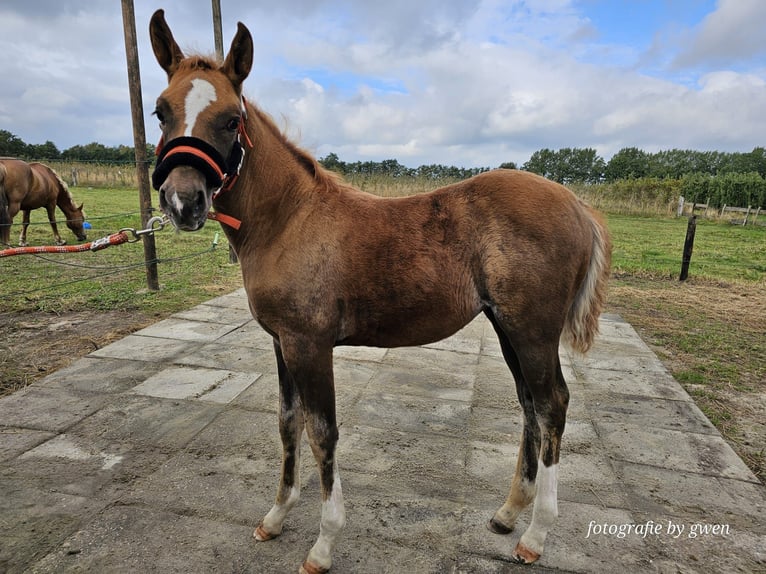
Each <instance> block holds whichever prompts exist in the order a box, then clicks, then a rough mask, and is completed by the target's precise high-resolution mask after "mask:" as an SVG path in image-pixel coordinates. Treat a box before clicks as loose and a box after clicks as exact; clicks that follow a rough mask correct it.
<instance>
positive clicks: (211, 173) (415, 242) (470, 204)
mask: <svg viewBox="0 0 766 574" xmlns="http://www.w3.org/2000/svg"><path fill="white" fill-rule="evenodd" d="M150 32H151V39H152V46H153V48H154V54H155V56H156V58H157V61H158V62H159V64H160V66H161V67H162V68H163V69H164V70H165V72H166V73H167V76H168V87H167V89H166V90H165V91H163V92H162V94H161V95H160V96H159V98H158V100H157V107H156V114H157V117H158V119H159V121H160V127H161V129H162V140H163V142H164V144H163V145H162V146H161V150H160V154H159V163H158V166H157V169H156V171H155V173H154V175H153V182H154V185H155V187H156V188H157V189H158V190H159V195H160V206H161V208H162V210H163V211H164V212H165V213H166V214H167V215H168V217H169V218H170V220H171V221H172V222H173V224H174V225H175V226H176V227H177V228H178V229H181V230H186V231H194V230H197V229H200V228H201V227H202V226H203V225H204V224H205V221H206V217H208V212H209V210H210V208H211V207H214V208H215V214H214V215H213V216H212V217H214V218H216V219H218V220H219V221H221V223H222V224H223V229H224V231H225V233H226V235H227V237H228V239H229V242H230V244H231V245H232V246H233V247H234V249H235V250H236V252H237V255H238V257H239V260H240V262H241V266H242V276H243V279H244V285H245V290H246V292H247V296H248V300H249V303H250V309H251V311H252V313H253V316H254V317H255V319H256V320H257V321H258V322H259V323H260V324H261V325H262V326H263V328H264V329H265V330H266V331H267V332H268V333H269V334H271V335H272V336H273V339H274V350H275V354H276V361H277V371H278V375H279V390H280V414H279V430H280V435H281V438H282V444H283V457H282V474H281V479H280V483H279V487H278V489H277V496H276V502H275V504H274V506H273V508H272V509H271V510H270V511H269V512H268V513H267V514H266V516H265V517H264V518H263V520H261V522H260V523H259V524H258V526H257V528H256V529H255V537H256V539H258V540H268V539H270V538H274V537H276V536H278V535H279V534H280V533H281V532H282V528H283V525H284V521H285V518H286V516H287V514H288V512H289V511H290V509H291V508H292V507H293V505H294V504H295V503H296V501H297V500H298V497H299V494H300V478H299V476H298V468H299V466H298V459H299V456H300V448H299V446H300V441H301V435H302V434H303V432H304V430H305V431H306V432H307V434H308V438H309V443H310V445H311V449H312V452H313V454H314V457H315V458H316V461H317V464H318V466H319V478H320V482H321V490H322V501H323V502H322V514H321V521H320V534H319V538H318V540H317V541H316V543H315V544H314V546H313V547H312V548H311V550H310V552H309V554H308V557H307V558H306V560H305V562H304V563H303V565H302V566H301V572H304V573H308V574H316V573H320V572H326V571H327V570H328V569H329V568H330V565H331V562H332V559H331V553H332V550H333V547H334V546H335V545H336V542H337V540H338V537H339V535H340V532H341V530H342V528H343V526H344V523H345V510H344V505H343V493H342V489H341V482H340V476H339V473H338V463H337V460H336V446H337V442H338V426H337V422H336V412H335V388H334V384H333V364H332V355H333V347H334V346H336V345H341V344H343V345H376V346H384V347H394V346H400V345H421V344H425V343H430V342H433V341H437V340H439V339H442V338H444V337H447V336H449V335H451V334H453V333H455V332H456V331H457V330H458V329H460V328H461V327H463V326H464V325H465V324H467V323H468V322H469V321H471V320H472V319H473V318H474V317H475V316H476V315H477V314H479V313H484V314H485V315H486V316H487V317H488V318H489V320H490V321H491V322H492V325H493V326H494V328H495V331H496V332H497V336H498V338H499V339H500V345H501V347H502V352H503V356H504V357H505V360H506V362H507V364H508V367H509V368H510V370H511V372H512V374H513V378H514V380H515V383H516V392H517V395H518V398H519V401H520V402H521V405H522V409H523V413H524V430H523V434H522V440H521V446H520V449H519V456H518V462H517V465H516V473H515V475H514V477H513V480H512V482H511V489H510V494H509V495H508V498H507V500H506V501H505V503H504V504H503V505H502V506H501V507H500V509H499V510H498V511H497V512H496V513H495V515H494V516H493V517H492V519H491V520H490V521H489V527H490V529H491V530H492V531H494V532H497V533H500V534H507V533H509V532H510V531H511V530H512V529H513V526H514V523H515V521H516V518H517V517H518V515H519V513H520V512H521V511H522V510H523V509H524V508H525V507H526V506H528V505H529V504H530V503H532V502H534V507H533V511H532V521H531V523H530V525H529V527H528V528H527V530H526V532H524V534H523V535H522V536H521V539H520V541H519V542H518V544H517V545H516V547H515V550H514V552H513V556H514V557H515V558H516V559H517V560H518V561H520V562H525V563H531V562H534V561H535V560H537V559H538V557H539V556H540V554H541V553H542V551H543V544H544V542H545V537H546V534H547V533H548V530H549V529H550V527H551V525H552V524H553V521H554V519H555V517H556V515H557V503H556V489H557V477H558V462H559V448H560V443H561V435H562V433H563V431H564V423H565V419H566V410H567V404H568V401H569V393H568V391H567V387H566V383H565V382H564V377H563V375H562V372H561V365H560V362H559V355H558V347H559V340H560V339H561V338H562V336H563V337H564V339H565V340H566V341H568V342H569V343H570V344H571V346H572V347H573V348H574V349H576V350H578V351H581V352H585V351H587V350H588V348H589V347H590V346H591V343H592V342H593V338H594V337H595V335H596V332H597V325H598V316H599V314H600V312H601V309H602V307H603V304H604V297H605V290H606V282H607V277H608V274H609V259H610V251H611V247H610V240H609V236H608V233H607V231H606V228H605V227H604V224H603V223H602V221H601V220H600V218H599V217H598V216H597V215H596V214H595V213H594V212H593V211H592V210H591V209H590V208H589V207H587V206H586V205H585V204H583V203H582V202H581V201H579V200H578V199H577V198H576V197H575V196H574V195H573V194H572V193H571V192H570V191H568V190H567V189H565V188H564V187H562V186H560V185H558V184H556V183H553V182H550V181H548V180H546V179H543V178H542V177H539V176H536V175H533V174H530V173H526V172H519V171H510V170H495V171H492V172H488V173H484V174H481V175H479V176H476V177H474V178H472V179H469V180H466V181H463V182H460V183H457V184H455V185H451V186H448V187H445V188H441V189H438V190H436V191H433V192H431V193H427V194H421V195H418V196H413V197H408V198H398V199H381V198H377V197H374V196H372V195H368V194H365V193H362V192H360V191H358V190H356V189H353V188H352V187H350V186H348V185H346V184H344V183H341V182H340V181H339V180H338V179H337V178H336V177H335V176H333V175H331V174H330V173H329V172H327V171H325V170H324V169H322V168H321V167H320V166H319V165H318V164H317V162H316V161H315V160H314V159H313V158H312V157H311V156H309V155H308V154H307V153H306V152H304V151H303V150H301V149H299V148H298V147H297V146H295V145H294V144H293V143H291V142H290V141H289V140H287V139H286V138H285V137H284V136H283V135H282V134H281V133H280V131H279V130H278V129H277V128H276V126H275V125H274V123H273V122H272V121H271V120H270V119H269V117H268V116H266V114H264V113H263V112H262V111H261V110H259V109H258V108H257V107H255V106H253V105H252V104H250V103H245V102H244V100H243V98H242V83H243V81H244V80H245V78H246V77H247V76H248V74H249V72H250V69H251V66H252V61H253V43H252V38H251V36H250V33H249V32H248V30H247V28H245V26H244V25H242V24H241V23H240V24H239V25H238V29H237V33H236V35H235V37H234V39H233V41H232V45H231V48H230V51H229V53H228V55H227V56H226V59H225V61H224V62H223V64H219V63H218V62H215V61H213V60H210V59H207V58H201V57H189V58H187V57H185V56H184V54H183V52H182V51H181V49H180V48H179V47H178V45H177V44H176V42H175V40H174V39H173V35H172V33H171V31H170V29H169V27H168V25H167V23H166V22H165V18H164V13H163V12H162V11H161V10H160V11H157V12H156V13H155V14H154V16H153V17H152V20H151V25H150ZM543 214H544V216H543Z"/></svg>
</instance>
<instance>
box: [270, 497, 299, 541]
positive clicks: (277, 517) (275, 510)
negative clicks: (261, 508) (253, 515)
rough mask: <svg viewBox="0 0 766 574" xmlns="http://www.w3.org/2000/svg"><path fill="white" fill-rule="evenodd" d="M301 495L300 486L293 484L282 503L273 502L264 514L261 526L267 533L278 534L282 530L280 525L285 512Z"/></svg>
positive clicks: (288, 510)
mask: <svg viewBox="0 0 766 574" xmlns="http://www.w3.org/2000/svg"><path fill="white" fill-rule="evenodd" d="M300 497H301V489H300V486H298V487H295V486H293V487H292V488H291V489H290V494H289V495H288V497H287V500H286V501H285V503H284V504H275V505H274V506H273V507H272V508H271V510H269V512H268V513H267V514H266V516H265V517H264V519H263V527H264V528H265V529H266V532H268V533H269V534H273V535H276V534H280V533H281V532H282V526H283V525H284V523H285V518H287V513H288V512H290V509H291V508H292V507H293V506H295V503H296V502H298V499H299V498H300Z"/></svg>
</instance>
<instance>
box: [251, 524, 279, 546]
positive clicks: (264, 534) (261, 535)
mask: <svg viewBox="0 0 766 574" xmlns="http://www.w3.org/2000/svg"><path fill="white" fill-rule="evenodd" d="M280 534H281V533H280V532H277V533H274V534H272V533H271V532H269V531H268V530H266V529H265V528H264V527H263V522H261V523H260V524H259V525H258V526H256V527H255V532H253V538H255V539H256V540H258V541H259V542H266V541H267V540H271V539H272V538H276V537H277V536H279V535H280Z"/></svg>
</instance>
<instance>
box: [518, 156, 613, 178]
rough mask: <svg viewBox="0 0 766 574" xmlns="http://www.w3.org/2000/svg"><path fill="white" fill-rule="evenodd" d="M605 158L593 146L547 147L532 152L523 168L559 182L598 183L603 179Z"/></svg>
mask: <svg viewBox="0 0 766 574" xmlns="http://www.w3.org/2000/svg"><path fill="white" fill-rule="evenodd" d="M604 165H605V164H604V160H603V158H602V157H601V156H599V155H598V154H597V153H596V150H595V149H593V148H568V147H567V148H561V149H560V150H558V151H553V150H551V149H548V148H545V149H541V150H538V151H536V152H534V153H533V154H532V156H531V157H530V158H529V161H527V162H526V163H525V164H524V165H523V166H522V168H521V169H524V170H526V171H531V172H534V173H537V174H540V175H542V176H544V177H547V178H548V179H552V180H553V181H557V182H559V183H564V184H569V183H573V182H584V183H597V182H599V181H601V180H602V179H603V175H604Z"/></svg>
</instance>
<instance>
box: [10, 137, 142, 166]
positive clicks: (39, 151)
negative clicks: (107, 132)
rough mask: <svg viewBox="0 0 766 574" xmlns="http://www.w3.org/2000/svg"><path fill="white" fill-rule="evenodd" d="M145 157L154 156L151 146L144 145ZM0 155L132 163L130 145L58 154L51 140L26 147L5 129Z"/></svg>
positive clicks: (92, 146)
mask: <svg viewBox="0 0 766 574" xmlns="http://www.w3.org/2000/svg"><path fill="white" fill-rule="evenodd" d="M146 150H147V154H148V156H149V157H154V144H147V145H146ZM0 156H3V157H17V158H21V159H28V160H33V159H34V160H39V161H88V162H98V163H135V161H136V154H135V148H134V147H133V146H126V145H119V146H112V147H109V146H105V145H104V144H100V143H97V142H92V143H89V144H86V145H75V146H72V147H70V148H67V149H65V150H64V151H61V150H59V149H58V147H56V144H54V143H53V142H52V141H46V142H45V143H43V144H28V143H25V142H24V141H23V140H22V139H21V138H19V137H18V136H16V135H14V134H12V133H11V132H9V131H8V130H0Z"/></svg>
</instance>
